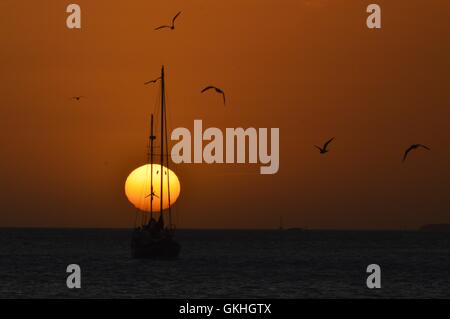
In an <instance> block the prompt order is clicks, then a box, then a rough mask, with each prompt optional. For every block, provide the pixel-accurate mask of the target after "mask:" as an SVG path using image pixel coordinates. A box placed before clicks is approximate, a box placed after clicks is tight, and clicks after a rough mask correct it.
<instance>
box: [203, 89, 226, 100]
mask: <svg viewBox="0 0 450 319" xmlns="http://www.w3.org/2000/svg"><path fill="white" fill-rule="evenodd" d="M208 90H216V92H217V93H219V94H222V97H223V105H225V104H226V103H225V92H224V91H223V90H221V89H219V88H218V87H215V86H212V85H210V86H207V87H205V88H204V89H203V90H202V92H201V93H203V92H206V91H208Z"/></svg>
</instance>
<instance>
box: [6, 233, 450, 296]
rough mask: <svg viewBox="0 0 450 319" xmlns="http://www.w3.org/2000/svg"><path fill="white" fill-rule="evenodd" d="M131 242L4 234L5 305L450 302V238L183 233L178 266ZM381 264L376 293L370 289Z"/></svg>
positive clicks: (116, 236) (121, 237) (118, 236)
mask: <svg viewBox="0 0 450 319" xmlns="http://www.w3.org/2000/svg"><path fill="white" fill-rule="evenodd" d="M130 235H131V232H130V231H127V230H37V229H36V230H19V229H3V230H0V243H1V245H0V297H1V298H26V297H32V298H110V297H112V298H363V297H370V298H380V297H381V298H391V297H393V298H438V297H439V298H450V233H447V234H445V233H425V232H347V231H304V232H300V231H282V232H281V231H244V230H243V231H241V230H239V231H238V230H236V231H231V230H230V231H218V230H210V231H206V230H198V231H196V230H184V231H183V230H180V231H178V232H177V240H178V241H179V242H180V243H181V245H182V252H181V255H180V258H179V259H178V260H176V261H150V260H134V259H131V258H130V250H129V244H130ZM72 263H74V264H79V265H80V266H81V272H82V288H81V289H78V290H76V289H75V290H69V289H68V288H67V287H66V276H67V274H66V267H67V265H68V264H72ZM373 263H375V264H379V265H380V266H381V268H382V279H381V284H382V288H381V289H378V290H376V289H373V290H371V289H368V288H367V287H366V278H367V276H368V274H367V273H366V267H367V265H369V264H373Z"/></svg>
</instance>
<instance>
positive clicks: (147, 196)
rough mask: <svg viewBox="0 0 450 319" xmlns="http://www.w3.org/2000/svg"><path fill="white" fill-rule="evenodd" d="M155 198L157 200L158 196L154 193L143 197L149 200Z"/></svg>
mask: <svg viewBox="0 0 450 319" xmlns="http://www.w3.org/2000/svg"><path fill="white" fill-rule="evenodd" d="M150 196H151V197H153V196H154V197H156V198H159V196H158V195H156V194H155V193H154V192H152V193H151V194H148V195H147V196H145V198H149V197H150Z"/></svg>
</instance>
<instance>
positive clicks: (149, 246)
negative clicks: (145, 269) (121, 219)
mask: <svg viewBox="0 0 450 319" xmlns="http://www.w3.org/2000/svg"><path fill="white" fill-rule="evenodd" d="M180 250H181V246H180V244H178V243H177V242H176V241H175V240H174V239H173V235H172V234H163V235H162V236H159V237H155V236H152V235H151V234H148V233H147V232H145V231H135V233H134V234H133V238H132V240H131V254H132V257H133V258H139V259H159V260H173V259H176V258H178V255H179V254H180Z"/></svg>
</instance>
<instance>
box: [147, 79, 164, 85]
mask: <svg viewBox="0 0 450 319" xmlns="http://www.w3.org/2000/svg"><path fill="white" fill-rule="evenodd" d="M158 80H161V77H159V78H156V79H154V80H151V81H147V82H145V83H144V85H147V84H150V83H156V82H158Z"/></svg>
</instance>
